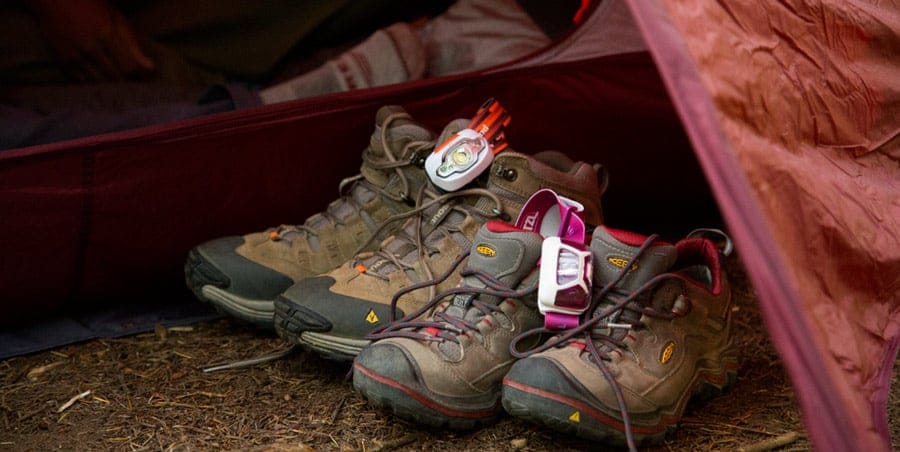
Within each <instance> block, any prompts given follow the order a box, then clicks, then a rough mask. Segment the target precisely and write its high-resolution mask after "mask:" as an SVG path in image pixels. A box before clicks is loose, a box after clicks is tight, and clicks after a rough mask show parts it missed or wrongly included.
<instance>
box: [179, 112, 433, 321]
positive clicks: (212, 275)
mask: <svg viewBox="0 0 900 452" xmlns="http://www.w3.org/2000/svg"><path fill="white" fill-rule="evenodd" d="M375 122H376V126H375V131H374V133H373V134H372V136H371V139H370V142H369V146H368V147H367V148H366V149H365V150H364V151H363V154H362V159H363V163H362V167H361V170H360V174H359V175H357V176H354V177H351V178H348V179H345V180H344V181H343V182H341V185H340V187H339V191H340V193H341V197H340V198H339V199H337V200H335V201H333V202H332V203H331V204H330V205H329V206H328V207H327V208H326V209H325V211H323V212H321V213H317V214H315V215H313V216H311V217H310V218H308V219H307V220H306V222H305V223H303V224H302V225H299V226H280V227H278V228H273V229H269V230H266V231H264V232H258V233H254V234H248V235H245V236H243V237H239V236H232V237H224V238H220V239H216V240H212V241H209V242H206V243H203V244H202V245H199V246H197V247H196V248H194V249H193V250H191V252H190V253H189V255H188V259H187V262H186V263H185V266H184V272H185V280H186V282H187V285H188V287H190V288H191V290H192V291H193V292H194V294H195V295H196V296H197V297H198V298H199V299H200V300H201V301H207V302H209V303H212V304H213V305H215V306H216V308H217V309H219V310H221V311H224V312H226V313H228V314H230V315H232V316H234V317H237V318H239V319H241V320H245V321H248V322H251V323H253V324H254V325H257V326H259V327H261V328H265V329H273V325H272V317H273V314H274V312H275V308H274V300H275V297H276V296H278V295H279V294H280V293H282V292H284V291H285V290H286V289H287V288H288V287H290V286H291V285H292V284H294V283H295V282H297V281H299V280H301V279H303V278H306V277H309V276H315V275H318V274H320V273H325V272H327V271H329V270H331V269H333V268H335V267H337V266H338V265H341V264H343V263H344V262H346V261H347V259H349V258H351V257H352V256H353V255H354V254H355V253H356V252H359V251H360V247H361V246H363V245H365V244H372V245H371V246H370V247H369V248H370V249H371V248H375V245H377V244H378V242H379V241H380V240H382V239H384V238H385V237H388V236H389V235H391V234H393V233H394V232H396V231H397V229H399V227H400V225H402V223H403V222H402V221H393V220H392V218H396V217H397V216H398V215H400V216H402V215H403V214H405V213H406V212H408V211H410V210H411V209H412V205H411V204H412V202H411V201H409V199H410V197H412V196H413V195H414V193H417V192H418V191H419V190H420V189H421V187H422V186H423V184H424V183H425V180H426V179H427V177H426V176H425V172H424V170H423V169H422V165H424V161H425V158H426V156H427V155H428V154H430V153H431V150H432V149H433V148H434V136H433V134H432V133H431V132H430V131H429V130H427V129H425V128H424V127H422V126H421V125H419V124H417V123H416V122H414V121H413V120H412V118H411V117H410V115H409V114H408V113H406V112H405V111H404V110H403V109H402V108H400V107H397V106H386V107H382V108H381V109H379V110H378V112H377V114H376V116H375ZM373 234H375V237H374V240H373Z"/></svg>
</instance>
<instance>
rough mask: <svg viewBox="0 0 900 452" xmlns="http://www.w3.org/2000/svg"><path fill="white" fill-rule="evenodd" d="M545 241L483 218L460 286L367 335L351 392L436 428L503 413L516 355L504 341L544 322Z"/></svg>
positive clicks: (482, 420) (476, 421)
mask: <svg viewBox="0 0 900 452" xmlns="http://www.w3.org/2000/svg"><path fill="white" fill-rule="evenodd" d="M543 239H544V237H543V236H542V235H540V234H539V233H537V232H532V231H525V230H522V229H519V228H516V227H514V226H511V225H508V224H506V223H502V222H499V221H488V222H487V223H486V224H485V225H484V226H483V227H482V228H481V230H480V231H479V232H478V234H477V235H476V236H475V240H474V241H473V245H472V250H471V254H470V256H469V260H468V265H467V266H466V267H465V268H463V269H461V271H460V272H459V274H460V275H462V277H463V280H462V284H461V285H460V287H458V288H455V289H453V290H452V291H451V292H450V293H447V294H441V295H438V297H437V298H435V299H434V300H432V301H431V303H429V305H431V304H436V303H440V304H439V305H438V306H437V309H435V310H434V312H433V313H432V314H431V315H429V316H427V317H426V318H425V319H422V320H418V321H416V320H412V319H410V320H404V321H398V322H394V323H392V324H390V325H389V326H388V327H387V328H386V329H384V330H381V331H378V332H376V333H373V334H371V335H369V336H368V338H370V339H373V340H374V342H372V344H370V345H369V346H368V347H366V348H364V349H363V351H362V352H361V353H360V354H359V355H358V356H357V357H356V359H355V360H354V362H353V386H354V387H355V388H356V390H357V391H359V392H360V393H361V394H363V395H364V396H365V397H366V398H367V399H368V400H369V401H370V402H371V403H372V404H374V405H376V406H379V407H384V408H388V409H390V410H392V411H393V412H394V413H395V414H397V415H398V416H400V417H403V418H405V419H408V420H411V421H414V422H419V423H423V424H427V425H431V426H435V427H449V428H452V429H467V428H473V427H477V426H479V425H483V424H486V423H488V422H491V421H493V420H495V419H496V418H497V416H499V415H500V414H501V413H502V411H503V408H502V407H501V405H500V382H501V380H502V378H503V376H504V375H505V374H506V371H507V370H509V368H510V366H512V364H513V361H514V359H513V357H512V355H511V354H510V352H509V344H510V342H511V341H512V339H513V338H514V337H515V336H516V335H518V334H520V333H521V332H522V331H527V330H530V329H532V328H536V327H538V326H540V325H541V324H542V322H543V319H542V318H541V316H540V314H539V313H538V310H537V306H536V304H535V292H536V290H537V284H538V271H537V265H538V260H539V259H540V257H541V244H542V242H543ZM442 295H443V296H442ZM451 296H452V297H451ZM429 305H426V306H425V307H423V309H427V308H429V307H430V306H429ZM414 315H415V313H413V314H411V316H414Z"/></svg>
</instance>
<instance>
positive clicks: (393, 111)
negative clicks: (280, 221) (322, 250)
mask: <svg viewBox="0 0 900 452" xmlns="http://www.w3.org/2000/svg"><path fill="white" fill-rule="evenodd" d="M392 115H396V117H395V119H393V120H392V121H390V122H389V123H387V124H385V121H387V120H388V118H390V117H391V116H392ZM385 126H387V131H386V133H382V131H383V128H384V127H385ZM382 138H384V140H382ZM433 139H434V135H433V134H432V133H431V131H429V130H428V129H426V128H424V127H422V126H421V125H419V124H418V123H416V122H415V121H413V119H412V118H411V117H410V116H409V114H408V113H406V110H404V109H403V107H400V106H397V105H387V106H384V107H381V108H379V109H378V112H377V113H376V114H375V130H374V132H372V135H371V136H370V137H369V147H368V148H366V149H365V150H364V151H363V152H365V153H367V154H369V155H370V156H372V157H375V159H376V160H384V161H390V159H389V158H388V156H387V152H386V150H385V142H386V144H387V145H388V147H390V153H391V155H392V156H393V157H394V159H395V160H397V161H402V160H407V159H409V158H410V155H407V154H409V153H412V152H413V151H414V150H413V149H408V148H406V144H407V143H410V142H412V141H431V140H433ZM393 171H394V170H393V169H389V170H382V169H376V168H372V167H370V166H369V165H368V164H367V163H366V162H365V160H364V161H363V164H362V166H361V167H360V174H361V175H362V176H363V178H365V179H366V180H367V181H369V182H370V183H371V184H372V185H374V186H376V187H381V188H384V189H387V190H389V191H396V188H395V187H387V185H388V182H389V181H390V176H391V173H392V172H393ZM407 177H408V178H410V180H411V184H414V185H417V186H421V184H422V183H424V177H419V179H422V180H419V181H413V180H412V179H414V178H415V174H413V173H407ZM348 195H349V196H350V197H351V198H353V200H354V201H356V203H357V204H360V205H365V204H368V203H369V202H370V201H371V200H372V199H373V198H375V197H376V196H378V193H376V192H374V191H372V190H371V189H370V188H369V187H366V186H364V185H362V184H355V185H353V188H352V189H351V191H350V192H349V193H348ZM327 212H328V214H329V215H330V216H331V217H333V218H334V219H336V220H338V221H343V220H345V219H347V218H349V217H351V216H353V215H356V212H357V208H356V207H354V206H353V205H351V204H349V203H347V202H344V201H343V200H341V201H339V202H335V203H332V204H331V205H329V206H328V208H327ZM330 223H331V221H330V220H329V219H328V218H326V217H325V216H323V215H313V216H312V217H310V218H308V219H307V221H306V223H305V226H307V227H308V228H309V229H312V230H318V229H320V228H322V227H325V226H327V225H328V224H330ZM279 233H280V237H281V238H282V239H285V240H288V241H292V240H295V239H297V238H299V237H303V236H306V234H305V232H303V231H301V230H298V229H297V228H295V227H293V226H286V227H283V228H279ZM308 239H309V242H310V246H311V247H312V248H313V249H318V248H319V240H318V237H316V236H315V235H312V236H309V237H308Z"/></svg>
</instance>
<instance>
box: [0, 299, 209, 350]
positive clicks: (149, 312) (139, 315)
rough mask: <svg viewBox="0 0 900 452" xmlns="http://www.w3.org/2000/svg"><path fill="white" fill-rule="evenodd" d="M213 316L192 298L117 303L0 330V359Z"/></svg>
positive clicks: (185, 323) (203, 305)
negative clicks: (186, 300)
mask: <svg viewBox="0 0 900 452" xmlns="http://www.w3.org/2000/svg"><path fill="white" fill-rule="evenodd" d="M216 317H219V314H217V313H216V312H215V310H213V309H212V308H211V307H210V306H209V305H206V304H202V303H198V302H196V301H189V302H185V300H174V301H173V302H170V303H161V302H158V301H156V302H151V301H141V302H129V303H121V304H118V305H115V306H107V307H103V308H97V309H94V310H90V311H86V312H77V313H71V314H69V315H60V316H57V317H53V318H49V319H44V320H41V321H37V322H34V323H31V324H28V325H26V326H22V327H19V328H9V329H5V330H0V359H5V358H9V357H12V356H18V355H24V354H28V353H34V352H38V351H42V350H49V349H52V348H56V347H61V346H64V345H68V344H73V343H76V342H82V341H86V340H90V339H96V338H115V337H122V336H128V335H132V334H137V333H143V332H147V331H153V329H154V327H155V326H156V325H163V326H167V327H168V326H176V325H188V324H191V323H195V322H199V321H203V320H211V319H214V318H216Z"/></svg>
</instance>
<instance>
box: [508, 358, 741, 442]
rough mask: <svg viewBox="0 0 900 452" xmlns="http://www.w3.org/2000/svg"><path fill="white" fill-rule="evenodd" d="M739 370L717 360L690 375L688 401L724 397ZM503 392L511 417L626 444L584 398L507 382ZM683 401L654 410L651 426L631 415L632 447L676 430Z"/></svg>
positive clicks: (614, 424) (619, 429)
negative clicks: (653, 420) (691, 376)
mask: <svg viewBox="0 0 900 452" xmlns="http://www.w3.org/2000/svg"><path fill="white" fill-rule="evenodd" d="M737 368H738V362H737V359H736V358H734V357H731V356H722V357H720V358H719V361H718V363H717V365H713V366H709V367H703V368H699V369H698V370H697V372H696V373H695V374H694V378H693V383H692V385H691V386H692V389H691V390H690V392H689V393H690V394H691V396H690V397H689V401H695V400H697V401H700V400H708V399H711V398H713V397H717V396H719V395H722V394H723V393H724V392H725V391H726V390H727V389H728V388H729V387H730V386H731V385H733V384H734V382H735V381H736V379H737ZM502 392H503V408H504V409H505V410H506V411H507V412H508V413H509V414H510V415H512V416H515V417H520V418H523V419H526V420H529V421H532V422H535V423H537V424H542V425H544V426H547V427H549V428H552V429H554V430H556V431H559V432H563V433H567V434H574V435H576V436H578V437H581V438H586V439H590V440H593V441H599V442H603V443H605V444H611V445H616V446H624V445H625V444H626V438H625V426H624V424H623V423H622V421H621V420H620V419H619V418H618V417H615V416H610V415H609V414H607V413H606V412H604V411H603V410H602V409H599V408H597V407H595V406H593V405H592V404H591V403H590V402H589V401H587V398H580V399H575V398H572V397H569V396H567V395H562V394H558V393H553V392H549V391H545V390H543V389H540V388H535V387H532V386H530V385H527V384H523V383H520V382H517V381H512V380H508V379H504V380H503V390H502ZM687 402H688V401H685V402H684V403H678V404H676V405H675V406H674V407H666V408H663V409H660V410H658V411H657V412H656V413H655V416H654V418H655V420H656V421H655V422H652V423H642V422H641V420H640V419H636V418H635V417H634V416H632V417H631V430H632V434H633V437H634V441H635V443H636V444H637V445H638V446H649V445H655V444H659V443H661V442H662V441H663V440H664V439H665V437H666V435H667V434H668V433H670V432H672V431H674V430H675V428H676V427H677V423H678V421H679V420H681V416H682V414H683V413H684V409H685V407H686V406H687Z"/></svg>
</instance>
